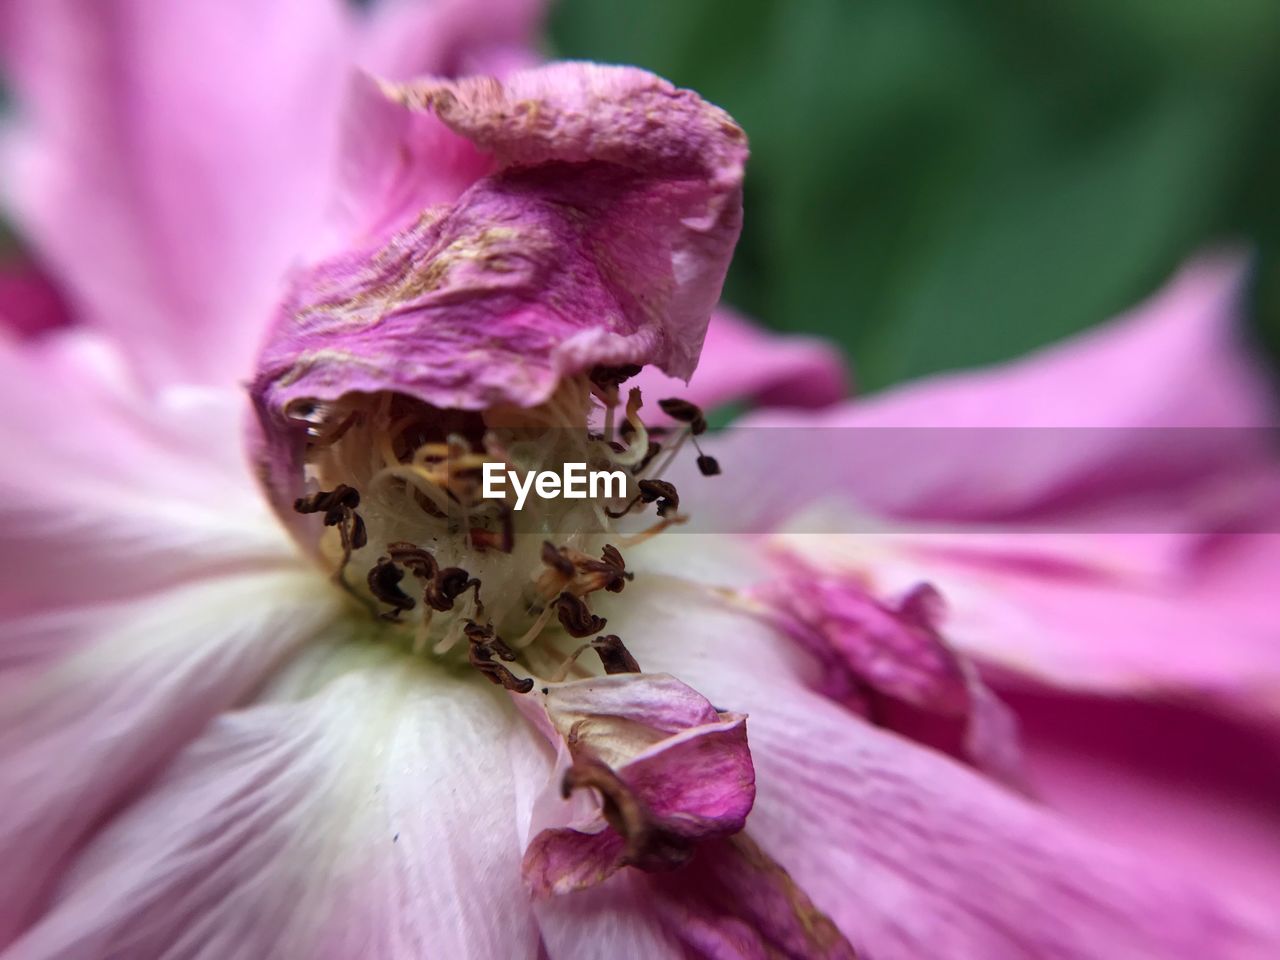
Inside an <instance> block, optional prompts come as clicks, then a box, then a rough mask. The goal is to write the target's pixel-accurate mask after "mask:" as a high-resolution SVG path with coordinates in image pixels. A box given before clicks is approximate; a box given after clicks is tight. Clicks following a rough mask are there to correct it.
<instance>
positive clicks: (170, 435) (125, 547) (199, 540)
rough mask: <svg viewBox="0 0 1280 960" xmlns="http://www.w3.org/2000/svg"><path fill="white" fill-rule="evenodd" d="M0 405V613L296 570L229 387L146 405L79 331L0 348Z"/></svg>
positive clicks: (121, 361)
mask: <svg viewBox="0 0 1280 960" xmlns="http://www.w3.org/2000/svg"><path fill="white" fill-rule="evenodd" d="M0 404H2V405H3V407H4V409H5V411H6V416H5V417H4V418H3V420H0V446H2V447H3V449H4V450H5V454H6V457H7V462H8V466H7V467H6V469H5V471H4V473H3V476H2V477H0V555H2V556H4V557H5V558H6V569H7V570H8V573H7V575H6V577H5V584H4V587H3V588H0V613H14V612H17V611H27V612H30V611H37V610H45V609H56V608H65V607H80V606H88V605H90V604H93V603H95V602H104V601H114V600H119V599H123V598H127V597H131V596H136V595H139V594H141V593H144V592H145V591H148V590H154V589H158V588H162V587H164V586H167V585H171V584H175V583H181V582H184V581H186V580H189V579H191V578H194V577H198V576H203V575H207V574H213V573H218V572H222V571H226V570H229V569H230V570H235V569H246V568H264V567H272V566H279V565H281V564H289V563H292V562H295V561H294V560H293V558H294V557H295V556H296V554H295V550H294V548H293V547H292V545H291V544H290V542H289V540H288V538H287V537H286V536H285V534H284V532H283V531H282V530H281V528H280V527H279V524H278V523H277V522H275V520H274V519H273V515H272V513H271V511H270V509H269V508H268V507H267V505H266V504H265V503H264V502H263V500H262V497H261V495H260V494H259V493H258V491H257V489H256V484H255V481H254V479H253V477H252V476H251V474H250V472H249V466H248V463H247V461H246V459H245V457H244V455H243V453H242V452H241V446H242V444H241V435H242V431H243V423H244V418H245V414H246V409H245V408H246V404H245V400H244V397H243V394H241V393H240V392H239V391H236V390H234V389H225V390H215V389H212V388H191V387H182V388H177V387H175V388H168V389H165V390H162V391H161V392H159V393H157V394H154V395H148V394H147V393H145V392H144V391H143V390H142V388H141V387H140V385H139V384H138V383H137V382H136V381H133V380H131V379H130V376H129V369H128V366H127V362H126V360H125V358H124V357H123V356H122V355H121V353H120V352H119V351H118V350H116V349H115V348H114V347H113V346H112V345H111V344H110V343H108V342H106V341H104V340H103V339H102V338H100V337H98V336H97V335H95V334H92V333H88V332H83V331H77V332H70V333H64V334H57V335H51V336H48V337H46V338H43V339H41V340H39V341H35V342H32V343H31V344H29V345H25V346H17V345H14V344H6V343H4V342H3V341H0ZM25 646H26V645H24V647H25ZM33 652H34V651H33ZM44 653H45V654H46V655H47V653H48V651H44ZM24 657H25V654H22V653H20V651H19V650H18V649H17V648H14V647H8V648H6V649H4V650H0V662H6V661H7V662H13V660H14V659H18V660H21V659H23V658H24Z"/></svg>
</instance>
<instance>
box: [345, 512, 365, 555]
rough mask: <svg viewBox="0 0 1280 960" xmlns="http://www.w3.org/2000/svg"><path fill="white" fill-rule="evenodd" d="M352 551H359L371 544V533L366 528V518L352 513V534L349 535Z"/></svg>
mask: <svg viewBox="0 0 1280 960" xmlns="http://www.w3.org/2000/svg"><path fill="white" fill-rule="evenodd" d="M349 537H350V542H351V549H352V550H359V549H360V548H361V547H363V546H365V545H366V544H367V543H368V542H369V531H368V530H367V529H366V528H365V525H364V517H362V516H360V514H358V513H356V512H355V511H354V510H352V511H351V533H350V535H349Z"/></svg>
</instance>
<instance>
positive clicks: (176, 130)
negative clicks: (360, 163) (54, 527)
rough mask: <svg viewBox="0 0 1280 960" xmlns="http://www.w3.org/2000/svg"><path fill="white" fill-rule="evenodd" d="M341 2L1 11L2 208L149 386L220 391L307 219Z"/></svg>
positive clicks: (19, 4)
mask: <svg viewBox="0 0 1280 960" xmlns="http://www.w3.org/2000/svg"><path fill="white" fill-rule="evenodd" d="M345 20H346V18H345V16H344V12H343V5H342V4H341V3H339V2H338V0H320V2H315V0H274V2H271V3H268V4H262V3H257V2H250V0H193V2H190V3H181V4H162V5H161V6H160V7H159V8H156V7H155V5H154V4H150V3H142V2H138V0H104V2H101V3H93V4H89V5H87V6H86V5H85V4H82V3H77V2H72V0H51V2H46V0H15V2H11V3H7V4H5V6H4V12H3V14H2V15H0V38H2V39H0V54H2V55H3V57H4V60H5V66H6V68H7V71H8V79H9V80H10V81H11V83H12V86H11V88H10V91H11V93H12V94H13V95H14V98H15V100H16V106H17V109H18V117H19V125H18V127H17V129H16V130H14V131H12V132H11V136H10V138H9V142H8V143H7V144H6V145H5V146H6V147H7V149H6V150H5V151H4V153H3V157H2V159H3V163H4V166H5V168H6V169H5V177H4V182H5V183H6V184H13V185H14V187H13V189H12V191H11V192H9V196H7V197H6V198H5V199H6V202H7V203H8V204H9V211H8V212H9V213H10V215H11V216H12V217H13V219H14V221H15V222H16V224H17V226H18V227H19V229H20V230H21V231H22V233H23V235H24V237H25V238H26V239H27V240H28V241H30V243H31V244H32V246H33V247H34V248H35V249H36V250H37V251H38V253H39V254H40V256H41V257H42V259H43V260H44V262H45V263H47V264H48V265H49V267H50V268H51V270H52V272H53V273H54V275H55V277H56V279H57V281H58V282H59V283H60V284H61V285H62V286H63V287H64V288H65V289H66V291H67V293H68V295H69V297H70V299H71V300H72V302H73V305H74V307H75V309H76V312H77V314H80V313H83V315H84V316H85V317H87V318H88V319H90V320H91V321H92V322H94V323H96V324H99V325H101V326H102V328H103V329H105V330H108V331H110V332H111V333H112V334H113V335H115V336H117V337H119V338H120V339H121V341H122V342H123V343H125V344H126V345H127V348H128V350H129V354H130V356H131V359H132V360H133V361H134V362H136V363H137V364H138V366H139V368H140V369H141V370H142V371H143V372H144V374H145V377H146V379H147V381H148V382H149V383H152V384H155V383H160V382H165V381H168V380H173V379H198V380H207V381H217V382H226V383H229V382H232V381H233V380H234V379H235V378H236V377H242V376H244V375H245V374H246V373H247V372H248V371H249V369H250V362H251V353H252V350H253V348H254V346H255V345H256V343H257V341H258V339H259V337H260V335H261V325H262V324H263V322H264V321H265V320H266V319H267V317H268V316H269V313H270V309H271V306H272V304H273V303H274V302H275V301H276V300H277V299H278V297H279V293H280V282H281V277H282V274H283V272H284V270H285V269H286V268H287V267H288V265H289V264H290V263H291V261H292V260H293V258H294V257H296V256H297V255H298V253H299V251H301V250H303V249H304V248H305V246H306V244H307V242H308V240H309V239H310V237H311V236H312V234H313V233H314V232H315V230H316V229H317V227H318V225H319V222H320V220H319V218H320V217H321V215H322V214H323V212H324V199H325V195H326V191H327V190H328V187H329V183H330V177H331V174H332V167H331V164H332V159H331V158H332V152H333V145H334V135H335V133H336V125H335V124H334V122H333V117H334V116H335V115H336V111H337V105H338V98H339V96H340V93H341V89H342V84H343V82H344V81H345V79H346V69H345V67H346V62H347V61H346V59H345V57H344V50H343V48H342V30H343V26H344V23H345Z"/></svg>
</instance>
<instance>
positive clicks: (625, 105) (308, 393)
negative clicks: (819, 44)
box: [254, 64, 746, 433]
mask: <svg viewBox="0 0 1280 960" xmlns="http://www.w3.org/2000/svg"><path fill="white" fill-rule="evenodd" d="M388 92H389V94H390V95H391V96H392V97H394V98H395V99H397V100H398V101H399V102H400V103H402V104H403V105H404V109H405V110H408V111H411V112H413V111H421V112H426V111H428V110H431V111H434V112H435V113H436V114H438V115H439V117H440V118H441V119H442V120H443V121H444V122H445V124H447V125H448V126H449V127H450V128H452V129H453V130H454V131H456V132H458V133H460V134H462V135H464V136H466V137H467V138H468V139H470V140H472V141H473V142H474V143H475V144H476V145H477V146H478V147H479V148H480V149H481V150H483V151H485V152H487V153H490V154H492V155H493V156H494V157H495V159H496V162H497V165H498V168H499V170H500V172H499V173H497V174H495V175H494V176H492V177H486V178H484V179H482V180H481V181H479V182H477V183H476V184H475V185H474V186H473V187H471V188H470V189H469V190H468V191H467V192H466V194H464V195H463V197H462V198H460V199H459V200H458V202H457V203H456V204H455V205H454V206H453V207H452V208H449V209H447V210H440V209H435V210H431V211H428V212H426V213H425V214H424V215H423V216H422V217H420V218H419V220H418V222H417V223H416V224H414V225H413V226H411V227H410V228H408V229H407V231H405V232H403V233H401V234H400V235H398V236H396V237H394V238H392V240H391V242H390V244H389V245H388V246H386V247H385V248H383V247H382V246H381V245H379V246H378V247H377V248H375V249H363V250H358V251H355V252H352V253H350V254H348V255H345V256H342V257H339V258H336V259H334V260H332V261H330V262H328V263H326V264H322V265H321V266H319V267H317V268H314V269H313V270H311V271H310V272H309V273H307V274H304V275H302V276H300V277H299V278H298V281H297V283H296V285H295V287H294V289H293V291H292V293H291V295H290V296H289V298H288V300H287V302H286V304H285V305H284V306H283V307H282V309H281V312H280V315H279V317H278V319H277V321H276V326H275V328H274V331H273V332H272V334H271V336H270V338H269V341H268V344H267V347H266V350H265V351H264V354H263V356H262V358H261V361H260V364H259V374H258V377H257V381H256V383H255V386H254V395H255V398H256V399H257V401H258V403H259V404H260V406H261V408H262V409H263V410H264V411H265V413H266V414H267V416H268V417H269V418H270V419H269V422H268V432H271V433H278V432H282V431H287V429H288V427H289V424H288V423H287V422H286V421H284V420H283V413H284V411H285V410H286V409H290V405H291V404H298V403H302V402H312V401H325V400H333V399H336V398H337V397H339V396H341V395H342V394H345V393H349V392H352V391H357V392H377V391H381V390H394V391H397V392H401V393H405V394H408V395H411V396H414V397H417V398H418V399H420V400H423V401H425V402H427V403H431V404H434V405H436V406H440V407H445V408H461V409H483V408H486V407H489V406H492V405H495V404H500V403H515V404H519V405H529V404H534V403H538V402H541V401H542V400H545V399H546V398H547V397H548V396H549V395H550V394H551V392H552V391H553V390H554V388H555V386H556V384H557V383H558V381H559V379H560V377H561V376H562V375H565V374H570V373H577V372H581V371H585V370H588V369H590V368H592V367H593V366H595V365H598V364H606V365H624V364H630V363H654V364H656V365H658V366H659V367H661V368H663V369H664V370H666V371H667V372H668V373H671V374H673V375H676V376H681V377H687V376H688V375H689V374H690V373H691V372H692V370H693V367H694V365H695V363H696V362H697V356H698V351H699V350H700V348H701V346H702V337H703V332H704V330H705V328H706V323H707V318H708V316H709V315H710V313H711V310H712V308H713V307H714V305H715V302H716V300H717V298H718V297H719V293H720V287H721V284H722V283H723V280H724V274H725V270H726V268H727V266H728V260H729V256H730V254H731V252H732V249H733V245H734V243H735V242H736V240H737V236H738V231H739V228H740V220H741V184H742V172H743V163H744V162H745V159H746V141H745V137H744V136H743V134H742V131H741V130H740V129H739V128H738V127H737V126H736V125H735V124H734V123H733V121H732V120H731V119H730V118H729V117H728V115H727V114H725V113H724V112H723V111H721V110H719V109H717V108H715V107H712V106H711V105H709V104H707V103H705V102H704V101H702V100H700V99H699V98H697V97H696V96H695V95H694V94H692V93H689V92H687V91H679V90H676V89H675V88H674V87H672V86H671V85H670V84H668V83H666V82H665V81H663V80H660V79H659V78H657V77H655V76H653V75H652V74H649V73H645V72H644V71H642V70H637V69H633V68H623V67H602V66H596V65H592V64H560V65H556V66H550V67H545V68H542V69H538V70H530V71H526V72H523V73H519V74H515V75H513V76H512V77H510V78H509V79H508V80H507V81H506V82H505V83H499V82H498V81H497V80H494V79H492V78H473V79H470V80H464V81H459V82H457V83H449V82H445V81H422V82H421V83H419V84H417V85H414V86H407V87H399V88H388ZM534 117H536V123H533V122H530V119H529V118H534Z"/></svg>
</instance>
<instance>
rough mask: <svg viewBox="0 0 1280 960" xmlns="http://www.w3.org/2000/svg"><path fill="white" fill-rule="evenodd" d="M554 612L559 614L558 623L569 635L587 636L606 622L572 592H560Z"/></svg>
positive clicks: (602, 626)
mask: <svg viewBox="0 0 1280 960" xmlns="http://www.w3.org/2000/svg"><path fill="white" fill-rule="evenodd" d="M556 612H557V613H558V614H559V616H560V625H561V626H562V627H564V629H565V632H566V633H568V634H569V636H571V637H588V636H590V635H591V634H593V633H599V632H600V631H601V630H603V629H604V625H605V624H606V623H607V622H608V621H607V620H605V618H604V617H597V616H596V615H595V614H594V613H592V612H591V609H590V608H589V607H588V606H587V602H586V601H585V600H583V599H582V598H581V597H575V596H574V595H573V594H572V593H562V594H560V597H559V599H557V600H556Z"/></svg>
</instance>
